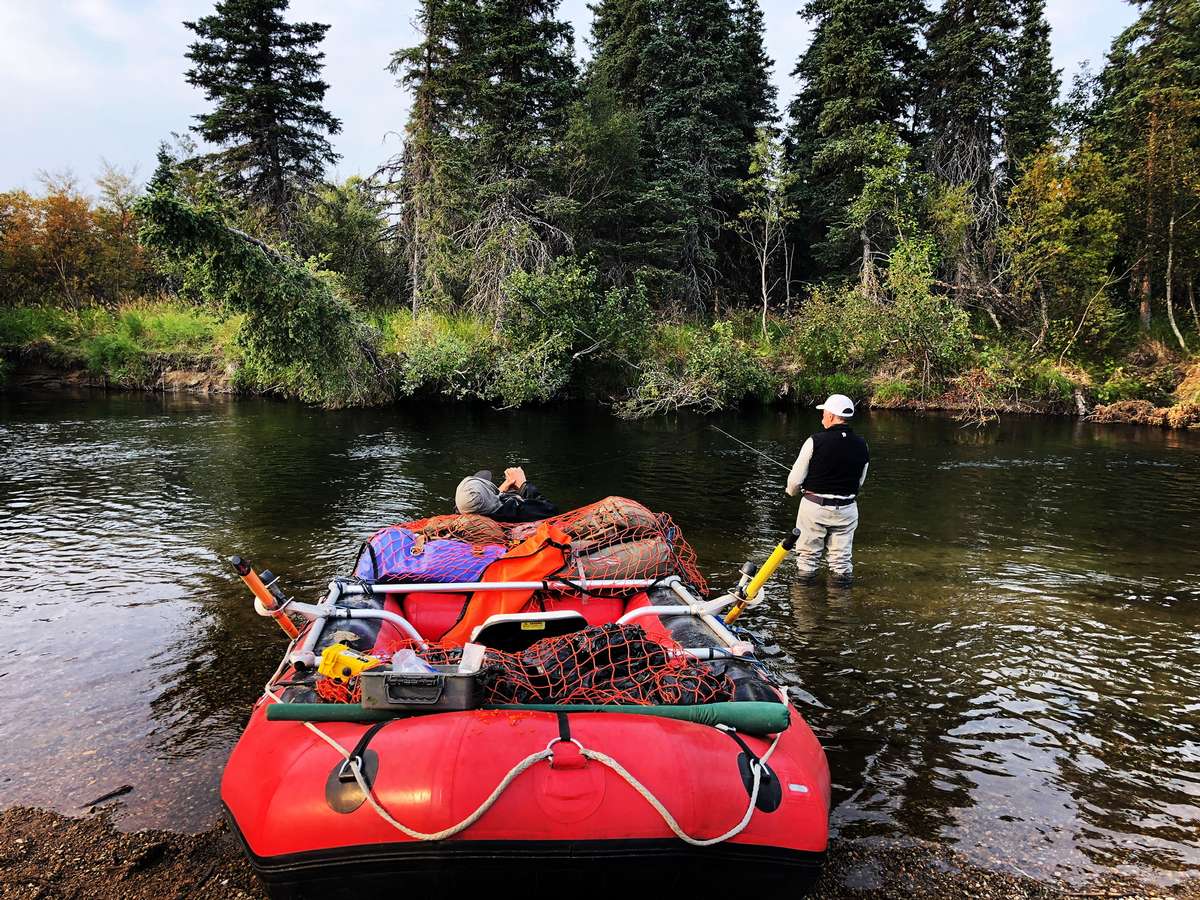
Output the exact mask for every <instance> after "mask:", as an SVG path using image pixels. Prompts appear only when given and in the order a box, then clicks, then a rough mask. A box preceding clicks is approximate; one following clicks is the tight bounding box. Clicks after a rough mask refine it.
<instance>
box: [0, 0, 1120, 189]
mask: <svg viewBox="0 0 1200 900" xmlns="http://www.w3.org/2000/svg"><path fill="white" fill-rule="evenodd" d="M762 2H763V9H764V13H765V15H766V26H767V50H768V52H769V53H770V54H771V57H772V58H773V59H774V60H775V82H776V84H778V86H779V95H780V100H781V105H782V104H786V102H787V100H788V99H789V98H790V97H791V96H792V94H793V93H794V85H793V84H792V81H791V78H790V76H789V73H790V72H791V69H792V66H793V65H794V63H795V60H796V57H797V55H798V54H799V53H800V52H801V51H802V50H803V49H804V47H805V46H806V45H807V43H808V39H809V28H808V25H807V23H806V22H805V21H804V20H803V19H801V18H800V17H799V16H798V15H797V14H796V10H797V9H798V8H799V7H800V6H801V5H802V0H762ZM212 6H213V2H212V0H0V123H3V126H2V128H0V135H2V136H3V139H2V140H0V190H6V189H9V188H13V187H26V188H30V189H33V188H35V187H36V185H37V179H36V173H37V172H38V170H41V169H46V170H50V171H55V172H57V171H62V170H64V169H70V170H72V171H74V172H75V173H76V174H77V175H79V176H80V179H81V181H82V182H83V183H84V184H85V186H90V183H91V177H92V176H93V175H94V174H95V173H96V172H97V170H98V169H99V166H100V160H101V158H104V159H107V160H108V161H110V162H111V163H113V164H115V165H118V166H121V167H123V168H126V169H129V168H131V167H133V166H136V167H137V175H138V177H139V179H142V180H144V179H145V178H146V177H148V176H149V174H150V172H151V171H152V169H153V165H154V153H155V149H156V148H157V145H158V141H159V140H160V139H162V138H165V137H167V136H168V135H169V134H170V132H172V131H183V130H186V129H187V127H188V126H189V125H190V124H191V121H192V120H191V116H193V115H195V114H196V113H198V112H201V111H203V110H204V108H205V104H204V98H203V95H202V94H201V93H200V92H199V91H198V90H196V89H194V88H192V87H190V86H189V85H188V84H187V83H186V82H185V81H184V79H183V71H184V69H185V68H186V66H185V63H186V60H185V59H184V58H183V54H184V51H185V50H186V48H187V45H188V43H189V39H190V38H191V36H192V35H191V32H189V31H188V30H187V29H185V28H184V27H183V25H182V24H181V23H182V22H183V20H185V19H194V18H196V17H198V16H202V15H204V14H206V13H208V12H210V11H211V9H212ZM1047 7H1048V15H1049V18H1050V24H1051V26H1052V28H1053V41H1054V58H1055V62H1056V64H1057V65H1058V66H1060V67H1061V68H1062V69H1063V70H1064V76H1063V77H1064V81H1065V82H1066V83H1068V84H1069V82H1070V77H1071V75H1072V74H1073V73H1074V72H1075V71H1076V69H1077V68H1078V65H1079V63H1080V62H1081V61H1083V60H1090V61H1091V62H1092V64H1093V67H1094V68H1096V69H1098V68H1099V67H1100V65H1101V63H1102V61H1103V58H1104V53H1105V52H1106V51H1107V49H1108V46H1109V43H1110V42H1111V40H1112V38H1113V36H1115V35H1116V34H1117V33H1118V32H1119V31H1120V30H1121V29H1122V28H1124V27H1125V26H1126V25H1127V24H1129V23H1130V22H1132V21H1133V18H1134V16H1135V10H1134V8H1133V7H1132V6H1130V5H1128V4H1126V3H1124V2H1121V0H1048V4H1047ZM414 8H415V3H414V2H412V0H404V2H395V0H393V2H388V0H293V2H292V6H291V10H290V13H289V16H290V18H292V19H293V20H305V21H311V20H315V21H319V22H327V23H329V24H330V25H332V28H331V29H330V31H329V34H328V36H327V37H326V40H325V43H324V49H325V53H326V68H325V79H326V81H328V82H329V86H330V87H329V93H328V94H327V95H326V98H325V99H326V103H327V105H328V107H329V109H330V110H331V111H332V112H333V114H334V115H336V116H338V117H339V118H340V119H341V120H342V133H341V134H340V135H337V136H336V138H335V139H334V146H335V148H336V149H337V151H338V152H339V153H341V154H342V160H341V162H340V163H339V164H338V166H337V171H336V173H335V174H336V175H337V176H339V177H345V176H348V175H352V174H354V173H356V172H357V173H365V172H370V171H372V170H373V169H374V168H375V166H376V165H377V164H378V163H379V162H380V161H381V160H382V159H384V158H386V157H387V156H389V155H391V154H392V153H393V152H395V151H396V149H398V139H397V137H396V136H395V134H394V132H397V131H400V130H401V129H402V128H403V127H404V119H405V115H406V112H407V108H408V98H407V97H406V96H405V94H404V92H403V91H401V90H400V89H398V88H397V87H395V85H394V84H393V79H392V77H391V76H390V75H389V74H388V73H387V72H386V71H385V69H384V67H385V66H386V65H387V61H388V58H389V56H390V54H391V51H393V50H394V49H396V48H398V47H404V46H408V45H410V44H412V43H414V42H415V37H416V35H415V31H414V29H413V27H412V15H413V10H414ZM561 13H562V15H563V16H564V17H565V18H567V19H569V20H570V21H571V22H572V23H574V25H575V34H576V45H577V49H578V50H579V52H580V53H581V55H582V54H583V53H584V52H586V46H585V39H586V37H587V36H588V33H589V29H590V23H591V13H590V12H589V10H588V8H587V2H586V0H564V2H563V4H562V7H561Z"/></svg>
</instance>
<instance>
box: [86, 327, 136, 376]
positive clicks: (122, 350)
mask: <svg viewBox="0 0 1200 900" xmlns="http://www.w3.org/2000/svg"><path fill="white" fill-rule="evenodd" d="M82 350H83V357H84V360H85V362H86V363H87V368H88V371H89V372H91V373H92V374H93V375H102V376H104V377H107V378H110V379H112V380H113V381H117V382H121V383H133V384H140V383H141V382H143V381H145V380H146V379H147V378H148V377H149V375H150V366H149V364H148V361H147V359H146V354H145V353H144V352H143V350H142V348H141V347H139V346H138V345H137V343H136V341H134V339H133V338H131V337H130V336H129V335H128V334H125V333H122V332H113V333H107V334H96V335H92V336H91V337H88V338H85V339H84V341H83V344H82Z"/></svg>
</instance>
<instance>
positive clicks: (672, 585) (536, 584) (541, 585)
mask: <svg viewBox="0 0 1200 900" xmlns="http://www.w3.org/2000/svg"><path fill="white" fill-rule="evenodd" d="M651 587H664V588H669V589H670V590H671V591H672V592H674V594H675V595H676V596H677V597H678V598H679V599H680V601H681V605H678V606H676V605H671V606H665V605H662V606H644V607H642V608H640V609H635V610H631V611H630V612H627V613H625V615H623V616H621V618H619V619H617V624H619V625H624V624H626V623H628V622H632V621H634V620H636V619H640V618H643V617H645V616H695V617H696V618H698V619H701V620H702V621H703V622H704V623H705V624H706V625H708V627H709V628H710V629H711V630H712V632H713V633H714V634H715V635H716V637H717V638H718V640H720V642H721V643H722V644H723V645H724V649H723V650H722V649H721V648H712V647H699V648H695V649H691V648H687V649H685V651H684V652H686V653H688V654H689V655H691V656H695V657H698V658H700V659H712V658H714V657H715V656H730V655H738V656H740V655H742V653H745V652H746V651H747V650H748V649H749V648H748V647H747V646H745V644H744V642H742V641H739V640H738V639H737V638H736V637H735V636H734V635H733V633H732V632H731V631H730V630H729V629H728V628H726V627H725V623H724V622H722V621H721V620H720V619H719V618H718V617H717V615H716V614H717V613H719V612H720V611H721V610H723V609H725V608H727V607H729V606H732V605H733V604H734V603H736V602H737V598H736V597H734V596H733V595H731V594H725V595H723V596H721V597H717V598H716V599H714V600H707V601H706V600H702V599H700V598H699V597H698V596H697V595H696V594H695V593H693V592H692V591H691V590H689V589H688V585H687V584H686V583H685V582H684V581H683V579H681V578H680V577H679V576H678V575H672V576H670V577H668V578H627V579H605V578H601V579H590V580H589V579H583V580H579V581H562V580H560V579H557V578H549V579H546V580H545V581H469V582H458V583H450V584H440V583H417V584H371V585H367V584H363V583H361V582H351V581H346V580H342V579H335V580H333V581H331V582H329V590H328V592H327V593H326V594H325V596H324V597H323V598H322V599H321V600H320V601H319V602H317V603H300V602H298V601H294V600H293V601H288V602H287V603H285V604H284V605H283V606H282V607H279V608H277V609H274V610H269V609H267V608H266V607H264V606H263V604H262V603H261V602H260V601H259V600H258V599H257V598H256V599H255V601H254V609H255V611H256V612H257V613H258V614H259V615H260V616H276V615H278V614H279V613H280V612H285V613H295V614H297V615H299V616H302V617H303V618H304V619H306V620H307V621H309V622H310V623H312V627H310V628H309V629H308V630H307V631H306V632H305V633H304V636H303V638H302V639H301V641H300V642H299V643H298V644H297V645H296V646H295V647H294V648H293V650H292V652H291V654H289V657H288V661H289V662H291V663H292V665H294V666H296V667H298V668H300V667H303V668H309V669H312V668H315V667H316V652H315V650H316V646H317V643H318V642H319V641H320V640H321V635H322V633H323V632H324V630H325V626H326V625H327V624H328V623H329V621H330V620H331V619H383V620H384V621H387V622H391V623H392V624H393V625H395V626H397V627H398V628H400V630H401V631H403V632H404V633H405V634H406V635H408V636H409V637H410V638H412V639H413V640H414V641H415V642H416V643H417V644H418V645H420V646H422V647H423V646H425V643H426V642H425V639H424V638H422V637H421V635H420V634H419V633H418V632H417V629H416V628H414V627H413V624H412V623H411V622H410V621H408V619H406V618H405V617H404V616H402V615H400V614H399V613H394V612H390V611H388V610H384V609H358V608H355V607H349V606H342V605H339V603H340V601H341V600H342V599H343V598H344V597H353V596H360V595H363V594H367V593H371V594H444V593H463V592H470V593H475V592H479V591H509V590H527V591H541V590H563V591H580V590H583V591H590V590H597V591H600V590H607V591H612V590H636V589H644V588H651Z"/></svg>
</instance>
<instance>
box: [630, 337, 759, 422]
mask: <svg viewBox="0 0 1200 900" xmlns="http://www.w3.org/2000/svg"><path fill="white" fill-rule="evenodd" d="M778 393H779V381H778V378H777V376H776V375H775V374H774V373H773V372H772V371H771V370H770V369H769V368H768V366H766V365H765V363H764V361H763V359H762V358H761V357H760V356H759V355H758V354H757V353H756V352H755V350H754V348H753V347H752V346H751V345H750V344H748V343H747V342H745V341H743V340H741V339H739V338H737V337H736V336H735V335H734V328H733V325H732V324H731V323H729V322H717V323H716V324H714V325H713V326H712V327H711V328H710V329H709V330H708V331H707V332H706V333H700V334H697V336H696V339H695V340H693V341H692V342H691V344H690V346H689V347H688V348H687V350H686V353H685V355H684V357H683V359H682V360H680V359H678V358H676V359H670V358H668V359H655V360H654V361H652V362H650V363H649V364H648V365H647V366H646V367H645V368H644V369H643V371H642V374H641V377H640V378H639V380H638V383H637V386H636V387H635V388H634V391H633V394H632V396H630V397H629V398H627V399H626V400H624V401H622V402H620V403H618V404H617V407H616V409H617V413H618V414H619V415H621V416H624V417H626V418H640V417H643V416H649V415H653V414H655V413H660V412H668V411H671V410H676V409H683V408H689V407H690V408H695V409H699V410H701V411H704V412H711V411H715V410H719V409H725V408H727V407H729V406H731V405H733V404H735V403H738V402H740V401H742V400H745V399H747V398H755V399H759V400H764V401H766V400H770V399H773V398H774V397H776V396H778Z"/></svg>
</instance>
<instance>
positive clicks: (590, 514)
mask: <svg viewBox="0 0 1200 900" xmlns="http://www.w3.org/2000/svg"><path fill="white" fill-rule="evenodd" d="M543 522H544V523H546V524H549V525H551V526H553V527H555V528H557V529H559V530H561V531H562V532H564V533H565V534H566V535H567V536H568V537H569V538H570V540H571V549H570V552H569V553H568V555H567V561H566V565H565V567H564V569H563V571H562V573H561V574H562V576H563V577H565V578H568V579H571V580H576V579H641V578H646V579H653V578H665V577H667V576H668V575H679V576H680V577H682V578H683V579H684V580H685V581H687V582H689V583H690V584H692V585H694V586H695V587H697V588H698V589H699V590H700V591H701V592H702V593H703V592H707V585H706V584H705V581H704V578H703V576H702V575H701V574H700V570H699V568H698V567H697V565H696V553H695V551H694V550H692V548H691V546H689V545H688V543H687V542H686V541H685V540H684V539H683V535H682V533H681V532H680V530H679V528H678V527H677V526H676V525H675V523H674V522H673V521H671V517H670V516H668V515H667V514H666V513H655V512H651V511H650V510H649V509H647V508H646V507H644V506H642V504H640V503H637V502H636V501H634V500H627V499H626V498H624V497H607V498H605V499H604V500H601V501H599V502H598V503H592V504H590V505H589V506H584V507H581V508H579V509H575V510H572V511H571V512H568V513H563V514H562V515H560V516H554V517H553V518H550V519H545V520H543ZM543 522H523V523H518V524H512V523H506V522H494V521H492V520H491V519H488V518H485V517H484V516H476V515H450V516H434V517H432V518H428V519H419V520H417V521H415V522H406V523H404V524H403V525H402V526H401V527H403V528H405V529H407V530H408V531H411V532H414V533H415V534H417V535H418V537H419V539H420V540H422V542H433V541H440V540H450V541H461V542H463V543H466V544H470V545H471V547H472V551H473V552H474V553H475V554H476V555H478V554H481V553H484V552H485V551H486V549H487V548H490V547H496V546H497V545H503V546H506V547H510V548H511V547H513V546H515V545H517V544H519V543H520V542H521V541H523V540H525V539H526V538H528V537H529V536H531V535H532V534H533V533H534V532H535V531H536V530H537V528H538V526H539V525H541V524H543ZM423 545H424V546H427V545H428V544H427V543H423Z"/></svg>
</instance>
